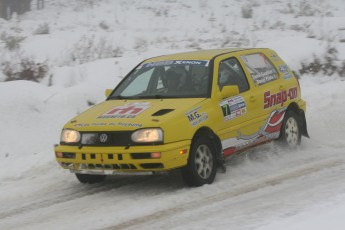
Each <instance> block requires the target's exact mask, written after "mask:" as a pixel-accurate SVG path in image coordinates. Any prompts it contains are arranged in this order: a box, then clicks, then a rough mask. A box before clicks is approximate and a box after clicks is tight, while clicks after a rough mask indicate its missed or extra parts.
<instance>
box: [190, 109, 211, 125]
mask: <svg viewBox="0 0 345 230" xmlns="http://www.w3.org/2000/svg"><path fill="white" fill-rule="evenodd" d="M200 109H201V107H198V108H196V109H193V110H192V111H189V112H187V113H186V116H187V118H188V121H189V122H190V123H191V125H192V126H193V127H194V126H197V125H199V124H201V123H203V122H204V121H206V120H207V119H208V115H207V113H205V112H202V113H200V112H199V110H200Z"/></svg>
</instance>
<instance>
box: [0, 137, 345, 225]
mask: <svg viewBox="0 0 345 230" xmlns="http://www.w3.org/2000/svg"><path fill="white" fill-rule="evenodd" d="M312 144H313V141H311V140H310V141H309V140H308V141H307V143H306V144H305V145H304V146H303V147H302V149H300V150H298V151H296V152H294V153H289V152H287V151H286V150H282V149H280V148H278V147H276V145H274V144H270V145H269V146H265V147H260V148H258V149H256V151H251V152H248V153H247V154H246V155H241V156H238V157H236V158H233V159H232V160H231V161H229V162H228V163H227V167H228V172H227V173H226V174H219V175H218V177H217V180H216V182H215V183H214V184H213V185H207V186H203V187H201V188H185V187H184V185H183V183H182V182H181V181H180V179H181V178H179V175H178V174H177V173H172V174H169V175H159V176H153V177H152V176H151V177H150V176H149V177H146V176H145V177H121V178H111V179H109V180H107V181H106V182H105V183H103V184H99V185H81V184H79V183H78V182H77V181H76V180H75V178H73V177H72V175H69V174H66V175H65V173H64V172H61V171H60V170H50V171H51V172H50V173H47V174H45V175H44V173H40V174H38V175H27V176H26V177H25V178H19V179H18V180H17V181H8V182H5V183H2V184H1V187H2V188H4V187H5V188H6V187H7V191H10V190H11V189H13V192H14V194H16V195H15V196H13V197H12V196H11V194H7V199H6V197H5V199H2V200H1V209H0V220H1V221H0V229H61V227H62V228H63V229H74V228H77V229H102V228H104V229H139V228H141V229H162V228H164V229H230V228H231V229H256V228H259V227H260V226H265V225H266V224H269V223H270V221H271V220H274V219H279V218H284V217H285V216H289V215H293V214H295V213H297V212H301V210H303V209H305V208H307V207H309V206H312V205H313V203H314V202H315V201H318V200H328V199H331V198H332V197H334V196H336V195H337V194H341V193H342V192H344V191H345V184H343V185H342V184H340V183H339V182H340V181H342V180H343V178H344V176H345V155H342V154H341V153H342V150H341V149H339V148H332V147H327V148H325V149H321V150H318V148H317V147H310V145H312ZM306 145H308V146H306ZM325 152H327V155H328V157H327V158H325V155H324V154H325ZM37 170H39V171H43V172H44V171H45V170H46V172H48V170H49V167H48V166H47V167H46V168H45V169H44V168H40V169H37ZM55 173H56V175H54V174H55ZM42 174H43V175H42ZM68 176H71V177H68ZM43 183H44V184H43ZM23 184H24V186H25V185H28V186H29V185H30V184H31V185H34V184H37V185H38V187H39V188H40V191H36V190H35V188H34V187H35V186H32V187H33V189H32V190H27V189H23V190H22V192H21V191H18V190H20V187H21V185H23ZM14 185H17V186H18V187H17V186H16V187H12V186H14ZM11 187H12V188H11ZM2 195H4V194H2ZM2 198H4V197H3V196H2ZM62 223H64V224H63V226H61V224H62Z"/></svg>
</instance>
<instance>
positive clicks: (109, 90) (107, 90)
mask: <svg viewBox="0 0 345 230" xmlns="http://www.w3.org/2000/svg"><path fill="white" fill-rule="evenodd" d="M111 92H113V89H106V90H105V97H106V98H108V97H109V96H110V94H111Z"/></svg>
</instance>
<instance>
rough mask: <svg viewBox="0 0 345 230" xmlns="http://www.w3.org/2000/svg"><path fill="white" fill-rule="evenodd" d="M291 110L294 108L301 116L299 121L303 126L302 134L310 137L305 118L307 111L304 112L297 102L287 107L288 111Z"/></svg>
mask: <svg viewBox="0 0 345 230" xmlns="http://www.w3.org/2000/svg"><path fill="white" fill-rule="evenodd" d="M289 110H293V111H294V112H295V113H296V114H297V116H298V118H299V120H298V123H299V124H300V126H301V132H302V133H301V134H302V136H305V137H308V138H309V134H308V130H307V120H306V118H305V113H304V111H303V109H300V108H299V107H298V105H297V103H295V102H292V103H291V104H290V105H289V106H288V107H287V109H286V111H289Z"/></svg>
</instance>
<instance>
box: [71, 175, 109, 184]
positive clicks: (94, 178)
mask: <svg viewBox="0 0 345 230" xmlns="http://www.w3.org/2000/svg"><path fill="white" fill-rule="evenodd" d="M75 176H76V177H77V179H78V180H79V182H81V183H83V184H94V183H99V182H102V181H104V179H105V178H106V175H90V174H80V173H76V174H75Z"/></svg>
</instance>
